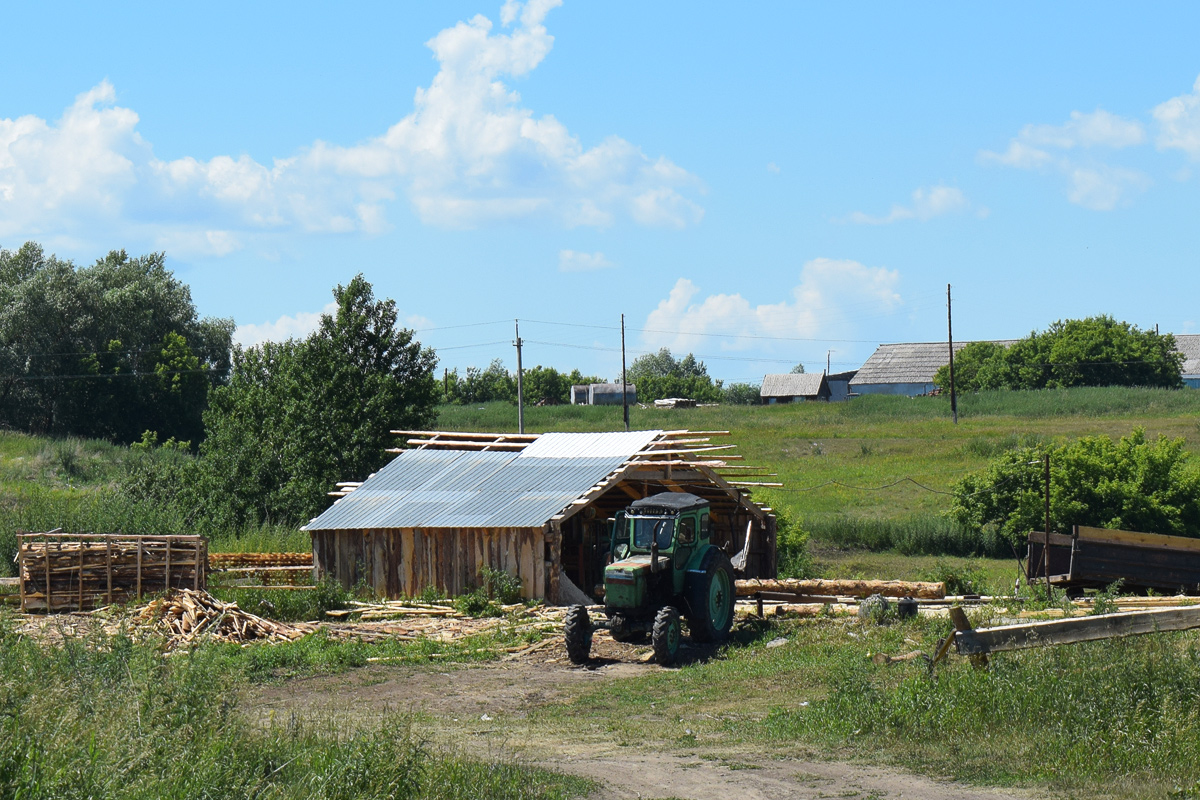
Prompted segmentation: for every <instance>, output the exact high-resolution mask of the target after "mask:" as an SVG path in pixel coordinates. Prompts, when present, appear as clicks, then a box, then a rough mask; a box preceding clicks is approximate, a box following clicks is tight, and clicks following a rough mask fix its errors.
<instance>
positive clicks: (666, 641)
mask: <svg viewBox="0 0 1200 800" xmlns="http://www.w3.org/2000/svg"><path fill="white" fill-rule="evenodd" d="M681 636H682V633H681V632H680V628H679V612H678V611H676V610H675V609H674V608H672V607H671V606H663V608H661V609H660V610H659V612H658V615H657V616H656V617H655V618H654V630H653V631H652V632H651V633H650V644H651V645H652V646H653V647H654V661H655V663H657V664H660V665H662V666H664V667H665V666H667V665H669V664H672V663H674V662H675V656H676V655H677V654H678V653H679V639H680V637H681Z"/></svg>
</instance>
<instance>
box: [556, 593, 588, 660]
mask: <svg viewBox="0 0 1200 800" xmlns="http://www.w3.org/2000/svg"><path fill="white" fill-rule="evenodd" d="M563 637H564V638H565V639H566V641H567V658H569V659H571V663H572V664H586V663H587V661H588V658H590V657H591V654H592V620H591V618H590V617H588V612H587V608H586V607H584V606H571V608H570V609H568V610H567V621H566V623H565V624H564V625H563Z"/></svg>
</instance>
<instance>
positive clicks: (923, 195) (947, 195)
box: [848, 185, 971, 225]
mask: <svg viewBox="0 0 1200 800" xmlns="http://www.w3.org/2000/svg"><path fill="white" fill-rule="evenodd" d="M912 199H913V202H912V205H911V206H901V205H894V206H892V210H891V211H890V212H888V214H887V215H886V216H882V217H873V216H871V215H870V214H864V213H863V212H861V211H855V212H854V213H853V214H851V215H850V216H849V218H848V219H849V221H850V222H855V223H858V224H860V225H887V224H889V223H892V222H900V221H901V220H907V219H916V220H921V221H926V220H930V219H933V218H934V217H940V216H942V215H943V214H950V213H953V212H956V211H964V210H966V209H967V208H969V207H970V205H971V204H970V203H969V202H967V198H966V196H965V195H964V194H963V193H962V191H961V190H959V189H956V188H955V187H953V186H941V185H938V186H930V187H929V188H927V189H926V188H921V189H917V190H916V191H914V192H913V193H912Z"/></svg>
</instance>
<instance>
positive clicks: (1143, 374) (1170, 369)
mask: <svg viewBox="0 0 1200 800" xmlns="http://www.w3.org/2000/svg"><path fill="white" fill-rule="evenodd" d="M1183 358H1184V357H1183V355H1182V354H1181V353H1179V352H1177V351H1176V350H1175V337H1174V336H1172V335H1171V334H1169V333H1167V334H1161V335H1160V334H1159V333H1157V332H1156V331H1148V330H1147V331H1143V330H1139V329H1138V327H1137V326H1136V325H1130V324H1129V323H1128V322H1118V321H1116V320H1115V319H1113V318H1112V317H1109V316H1106V315H1102V316H1098V317H1088V318H1087V319H1072V320H1066V321H1065V322H1064V321H1061V320H1060V321H1058V322H1055V323H1054V324H1052V325H1051V326H1050V327H1049V328H1047V329H1046V330H1045V331H1042V332H1040V333H1039V332H1037V331H1034V332H1033V333H1031V334H1029V336H1027V337H1026V338H1024V339H1021V340H1020V341H1017V342H1015V343H1013V344H1012V345H1011V346H1009V347H1005V346H1004V345H998V344H994V343H992V342H971V343H970V344H968V345H967V346H965V347H964V348H962V350H961V351H959V353H958V354H956V355H955V357H954V385H955V388H957V389H958V390H959V391H964V392H966V391H977V390H979V389H1056V388H1066V387H1070V386H1160V387H1164V388H1169V389H1177V388H1180V387H1182V386H1183V381H1182V378H1181V368H1182V366H1183ZM933 380H934V383H936V384H937V385H938V386H940V387H942V388H946V387H948V386H949V385H950V367H949V365H946V366H944V367H942V368H941V369H939V370H938V371H937V374H936V375H935V376H934V379H933Z"/></svg>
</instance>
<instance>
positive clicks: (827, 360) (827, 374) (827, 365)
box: [825, 350, 833, 378]
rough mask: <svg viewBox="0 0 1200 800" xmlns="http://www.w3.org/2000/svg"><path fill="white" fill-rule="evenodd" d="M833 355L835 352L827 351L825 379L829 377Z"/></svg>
mask: <svg viewBox="0 0 1200 800" xmlns="http://www.w3.org/2000/svg"><path fill="white" fill-rule="evenodd" d="M832 355H833V351H832V350H826V351H825V377H827V378H828V377H829V365H830V363H831V362H830V361H829V359H830V357H831V356H832Z"/></svg>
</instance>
